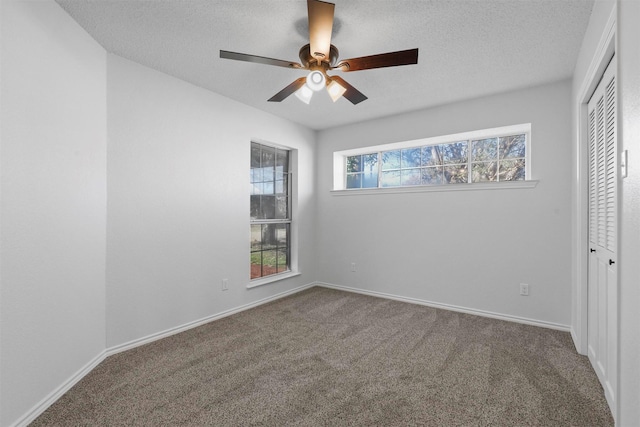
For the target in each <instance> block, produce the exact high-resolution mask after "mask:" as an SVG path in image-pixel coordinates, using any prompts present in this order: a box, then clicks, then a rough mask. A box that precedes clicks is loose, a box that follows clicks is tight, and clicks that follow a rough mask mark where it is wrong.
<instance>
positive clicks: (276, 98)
mask: <svg viewBox="0 0 640 427" xmlns="http://www.w3.org/2000/svg"><path fill="white" fill-rule="evenodd" d="M306 81H307V78H306V77H300V78H299V79H297V80H295V81H294V82H293V83H291V84H290V85H289V86H287V87H285V88H284V89H282V90H281V91H280V92H278V93H276V94H275V95H273V96H272V97H271V98H270V99H269V102H280V101H282V100H284V99H285V98H286V97H288V96H289V95H291V94H292V93H294V92H295V91H297V90H298V89H300V88H301V87H302V86H304V84H305V82H306Z"/></svg>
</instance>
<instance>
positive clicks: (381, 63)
mask: <svg viewBox="0 0 640 427" xmlns="http://www.w3.org/2000/svg"><path fill="white" fill-rule="evenodd" d="M417 63H418V49H409V50H399V51H397V52H389V53H381V54H379V55H371V56H362V57H360V58H352V59H345V60H343V61H340V62H339V63H338V65H336V66H335V67H333V68H340V69H342V71H359V70H370V69H372V68H384V67H396V66H399V65H411V64H417Z"/></svg>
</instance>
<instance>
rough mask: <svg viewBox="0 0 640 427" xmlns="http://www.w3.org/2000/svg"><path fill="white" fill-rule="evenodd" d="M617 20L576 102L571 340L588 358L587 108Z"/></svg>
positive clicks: (612, 18)
mask: <svg viewBox="0 0 640 427" xmlns="http://www.w3.org/2000/svg"><path fill="white" fill-rule="evenodd" d="M616 17H617V6H616V5H614V7H613V10H612V11H611V15H609V19H608V20H607V25H606V27H605V30H604V31H603V33H602V37H601V38H600V41H599V43H598V47H597V49H596V52H595V54H594V56H593V58H592V60H591V64H590V65H589V68H588V70H587V74H586V76H585V79H584V80H583V82H582V84H581V85H580V90H579V91H578V93H577V97H576V98H575V102H576V111H577V115H578V117H577V129H576V135H577V138H575V140H574V144H575V147H574V149H575V151H574V152H575V153H576V154H577V155H576V158H575V159H574V162H575V163H574V176H573V180H574V185H575V196H574V197H575V205H574V208H573V209H575V213H574V215H575V216H574V218H575V223H574V229H573V234H574V236H573V240H574V244H573V245H572V247H573V250H574V253H573V264H574V271H573V273H574V280H573V287H574V292H575V293H574V294H573V301H572V304H575V308H574V309H575V312H574V313H573V314H572V320H573V321H572V325H571V336H572V338H573V342H574V345H575V346H576V350H577V351H578V353H580V354H583V355H586V354H587V351H588V350H587V345H588V338H587V332H588V329H587V321H588V286H587V285H588V284H587V278H588V276H589V274H588V273H589V272H588V265H589V263H588V251H589V236H588V231H589V213H588V212H589V165H588V155H589V147H588V143H589V142H588V138H589V130H588V112H587V104H588V102H589V99H591V95H592V94H593V92H594V91H595V89H596V86H597V85H598V83H599V82H600V79H601V78H602V76H603V75H604V71H605V70H606V68H607V65H609V62H610V61H611V58H613V55H614V54H615V52H616V50H617V46H616Z"/></svg>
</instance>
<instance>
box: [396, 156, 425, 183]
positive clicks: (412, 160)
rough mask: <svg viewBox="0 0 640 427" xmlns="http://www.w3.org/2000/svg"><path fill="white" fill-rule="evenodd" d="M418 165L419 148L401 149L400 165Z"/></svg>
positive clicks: (403, 167)
mask: <svg viewBox="0 0 640 427" xmlns="http://www.w3.org/2000/svg"><path fill="white" fill-rule="evenodd" d="M418 166H420V148H407V149H405V150H402V154H401V160H400V167H401V168H402V169H405V168H417V167H418ZM403 185H404V184H403Z"/></svg>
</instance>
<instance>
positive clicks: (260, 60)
mask: <svg viewBox="0 0 640 427" xmlns="http://www.w3.org/2000/svg"><path fill="white" fill-rule="evenodd" d="M220 58H224V59H235V60H236V61H246V62H253V63H256V64H265V65H275V66H277V67H285V68H303V67H302V65H300V64H298V63H297V62H291V61H283V60H282V59H273V58H266V57H264V56H257V55H248V54H246V53H238V52H229V51H228V50H221V51H220Z"/></svg>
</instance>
